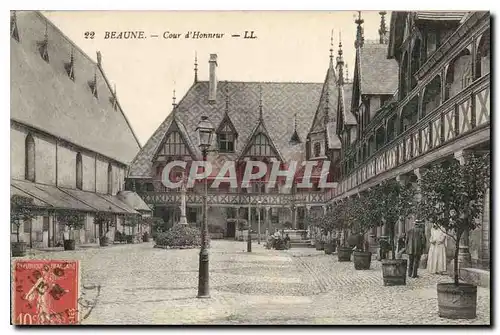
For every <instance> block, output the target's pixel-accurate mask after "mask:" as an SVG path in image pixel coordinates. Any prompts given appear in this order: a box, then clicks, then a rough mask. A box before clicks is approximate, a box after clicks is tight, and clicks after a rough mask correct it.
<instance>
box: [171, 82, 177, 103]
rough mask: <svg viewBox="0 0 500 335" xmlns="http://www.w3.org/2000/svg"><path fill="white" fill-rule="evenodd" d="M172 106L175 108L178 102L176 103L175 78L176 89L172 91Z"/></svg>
mask: <svg viewBox="0 0 500 335" xmlns="http://www.w3.org/2000/svg"><path fill="white" fill-rule="evenodd" d="M172 106H173V107H174V108H175V107H177V104H176V103H175V80H174V90H173V92H172Z"/></svg>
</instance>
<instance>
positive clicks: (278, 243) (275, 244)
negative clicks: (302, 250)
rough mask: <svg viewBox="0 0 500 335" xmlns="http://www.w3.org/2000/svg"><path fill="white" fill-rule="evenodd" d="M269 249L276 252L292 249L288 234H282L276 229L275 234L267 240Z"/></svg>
mask: <svg viewBox="0 0 500 335" xmlns="http://www.w3.org/2000/svg"><path fill="white" fill-rule="evenodd" d="M283 235H285V236H283ZM267 247H268V249H271V248H272V249H276V250H285V249H290V236H288V234H284V232H283V231H281V232H280V231H279V230H278V229H276V231H275V232H274V234H272V235H271V236H269V238H268V240H267Z"/></svg>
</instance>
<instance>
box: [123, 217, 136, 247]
mask: <svg viewBox="0 0 500 335" xmlns="http://www.w3.org/2000/svg"><path fill="white" fill-rule="evenodd" d="M138 225H139V216H138V215H127V216H126V217H125V218H124V220H123V226H124V227H128V231H129V234H126V235H125V241H126V242H127V243H130V244H132V243H134V242H135V227H137V226H138Z"/></svg>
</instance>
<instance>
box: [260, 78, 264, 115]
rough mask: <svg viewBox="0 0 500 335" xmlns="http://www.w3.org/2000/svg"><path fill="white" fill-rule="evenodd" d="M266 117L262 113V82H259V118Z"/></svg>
mask: <svg viewBox="0 0 500 335" xmlns="http://www.w3.org/2000/svg"><path fill="white" fill-rule="evenodd" d="M263 119H264V117H263V115H262V84H259V120H261V121H262V120H263Z"/></svg>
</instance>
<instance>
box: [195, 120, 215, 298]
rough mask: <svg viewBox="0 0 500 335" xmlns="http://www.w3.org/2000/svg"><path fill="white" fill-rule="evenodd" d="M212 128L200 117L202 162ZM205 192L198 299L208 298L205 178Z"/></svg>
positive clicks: (204, 195) (212, 132) (205, 196)
mask: <svg viewBox="0 0 500 335" xmlns="http://www.w3.org/2000/svg"><path fill="white" fill-rule="evenodd" d="M214 131H215V129H214V127H213V126H212V124H211V123H210V121H208V117H207V116H202V117H201V120H200V122H199V123H198V126H197V127H196V132H197V133H198V144H199V147H200V149H201V153H202V155H203V161H204V162H205V161H206V160H207V154H208V148H210V145H211V144H212V136H213V134H214ZM204 186H205V192H203V227H202V229H201V249H200V265H199V270H198V298H210V289H209V275H208V248H207V236H208V220H207V207H208V205H207V194H208V181H207V177H205V180H204Z"/></svg>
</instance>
